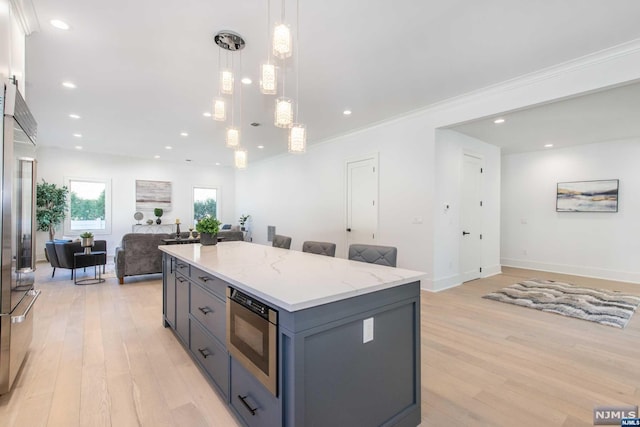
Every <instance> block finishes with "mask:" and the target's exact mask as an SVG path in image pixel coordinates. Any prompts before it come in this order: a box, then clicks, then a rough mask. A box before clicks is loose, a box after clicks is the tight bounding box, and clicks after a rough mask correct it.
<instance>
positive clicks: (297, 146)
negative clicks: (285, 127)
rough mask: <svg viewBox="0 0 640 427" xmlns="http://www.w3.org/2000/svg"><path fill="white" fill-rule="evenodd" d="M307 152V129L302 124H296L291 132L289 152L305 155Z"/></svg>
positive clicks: (292, 126)
mask: <svg viewBox="0 0 640 427" xmlns="http://www.w3.org/2000/svg"><path fill="white" fill-rule="evenodd" d="M305 151H307V129H306V128H305V126H304V125H303V124H302V123H294V124H293V125H291V129H290V130H289V152H290V153H304V152H305Z"/></svg>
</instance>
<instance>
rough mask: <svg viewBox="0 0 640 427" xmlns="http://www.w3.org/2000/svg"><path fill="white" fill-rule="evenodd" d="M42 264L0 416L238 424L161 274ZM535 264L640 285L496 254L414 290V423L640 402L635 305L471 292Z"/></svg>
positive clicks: (512, 420)
mask: <svg viewBox="0 0 640 427" xmlns="http://www.w3.org/2000/svg"><path fill="white" fill-rule="evenodd" d="M50 274H51V269H50V267H49V266H48V265H46V264H40V265H39V269H38V280H37V287H38V288H39V289H41V290H42V291H43V294H42V296H41V297H40V300H39V301H38V303H37V307H36V315H35V319H34V322H35V332H34V338H33V343H32V345H31V352H30V355H29V357H28V359H27V361H26V364H25V366H24V367H23V369H22V371H21V373H20V376H19V379H18V382H17V383H16V384H15V386H14V388H13V390H12V392H11V393H9V394H7V395H4V396H1V397H0V425H1V426H3V427H4V426H7V427H9V426H27V427H32V426H56V427H57V426H64V427H72V426H94V425H95V426H117V427H121V426H139V425H142V426H154V427H155V426H180V427H190V426H224V427H227V426H237V425H238V424H237V422H236V420H235V419H234V418H233V416H232V415H231V413H230V412H229V410H228V409H227V408H226V407H225V405H224V404H223V403H222V401H221V399H220V398H219V396H218V395H217V394H216V392H214V391H213V389H212V388H211V387H210V386H209V384H208V383H207V382H206V381H205V380H204V378H203V376H202V374H201V373H200V371H199V370H198V369H197V368H196V366H195V365H194V363H193V361H192V360H191V359H190V358H189V356H188V355H187V353H186V352H185V351H184V350H183V349H182V347H181V346H180V344H178V341H177V340H176V338H175V337H174V336H173V334H172V333H171V332H170V331H169V330H168V329H165V328H164V327H163V326H162V321H161V311H162V282H161V280H160V276H149V277H141V278H132V279H127V280H126V283H125V285H122V286H120V285H118V283H117V279H115V278H114V277H110V278H108V279H107V281H106V282H105V283H103V284H100V285H95V286H74V285H73V283H72V282H71V281H70V280H69V279H68V276H69V274H68V271H67V270H62V271H59V272H57V273H56V276H58V277H56V278H55V279H53V280H50V279H49V276H50ZM531 277H542V278H551V279H555V280H564V281H568V282H572V283H576V284H581V285H585V286H591V287H599V288H606V289H617V290H621V291H625V292H629V293H634V294H637V295H640V285H635V284H627V283H617V282H610V281H604V280H596V279H587V278H581V277H573V276H564V275H558V274H550V273H543V272H533V271H526V270H517V269H509V268H505V269H504V273H503V274H501V275H498V276H495V277H491V278H488V279H482V280H476V281H473V282H469V283H466V284H464V285H462V286H460V287H457V288H454V289H450V290H447V291H444V292H440V293H437V294H434V293H428V292H423V293H422V319H421V321H422V426H429V427H440V426H450V425H460V426H472V425H473V426H483V425H484V426H513V425H518V426H592V425H593V418H592V417H593V412H592V410H593V407H594V406H595V405H605V404H607V405H618V404H632V405H637V404H638V403H639V402H640V319H639V318H640V314H636V315H635V317H634V318H632V320H631V322H630V323H629V324H628V326H627V327H626V329H623V330H620V329H617V328H613V327H608V326H601V325H598V324H595V323H591V322H587V321H582V320H576V319H569V318H565V317H562V316H559V315H554V314H549V313H542V312H539V311H536V310H530V309H526V308H521V307H516V306H512V305H509V304H502V303H499V302H495V301H489V300H485V299H482V298H481V296H482V295H484V294H485V293H488V292H490V291H492V290H495V289H498V288H500V287H503V286H507V285H510V284H512V283H515V282H516V281H518V280H519V279H521V278H531Z"/></svg>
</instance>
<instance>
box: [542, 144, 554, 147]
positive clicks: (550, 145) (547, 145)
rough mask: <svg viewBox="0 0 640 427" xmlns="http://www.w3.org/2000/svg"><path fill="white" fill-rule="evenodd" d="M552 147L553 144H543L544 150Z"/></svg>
mask: <svg viewBox="0 0 640 427" xmlns="http://www.w3.org/2000/svg"><path fill="white" fill-rule="evenodd" d="M551 147H553V144H544V148H551Z"/></svg>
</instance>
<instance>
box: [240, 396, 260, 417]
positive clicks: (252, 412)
mask: <svg viewBox="0 0 640 427" xmlns="http://www.w3.org/2000/svg"><path fill="white" fill-rule="evenodd" d="M247 397H248V396H241V395H238V399H240V402H242V404H243V405H244V407H245V408H247V410H248V411H249V412H251V415H254V416H255V415H256V411H257V410H258V408H252V407H251V406H250V405H249V404H248V403H247V401H246V400H245V399H246V398H247Z"/></svg>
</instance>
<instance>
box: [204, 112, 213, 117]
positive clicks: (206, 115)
mask: <svg viewBox="0 0 640 427" xmlns="http://www.w3.org/2000/svg"><path fill="white" fill-rule="evenodd" d="M202 115H203V116H205V117H211V113H210V112H208V111H205V112H204V113H202Z"/></svg>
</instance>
